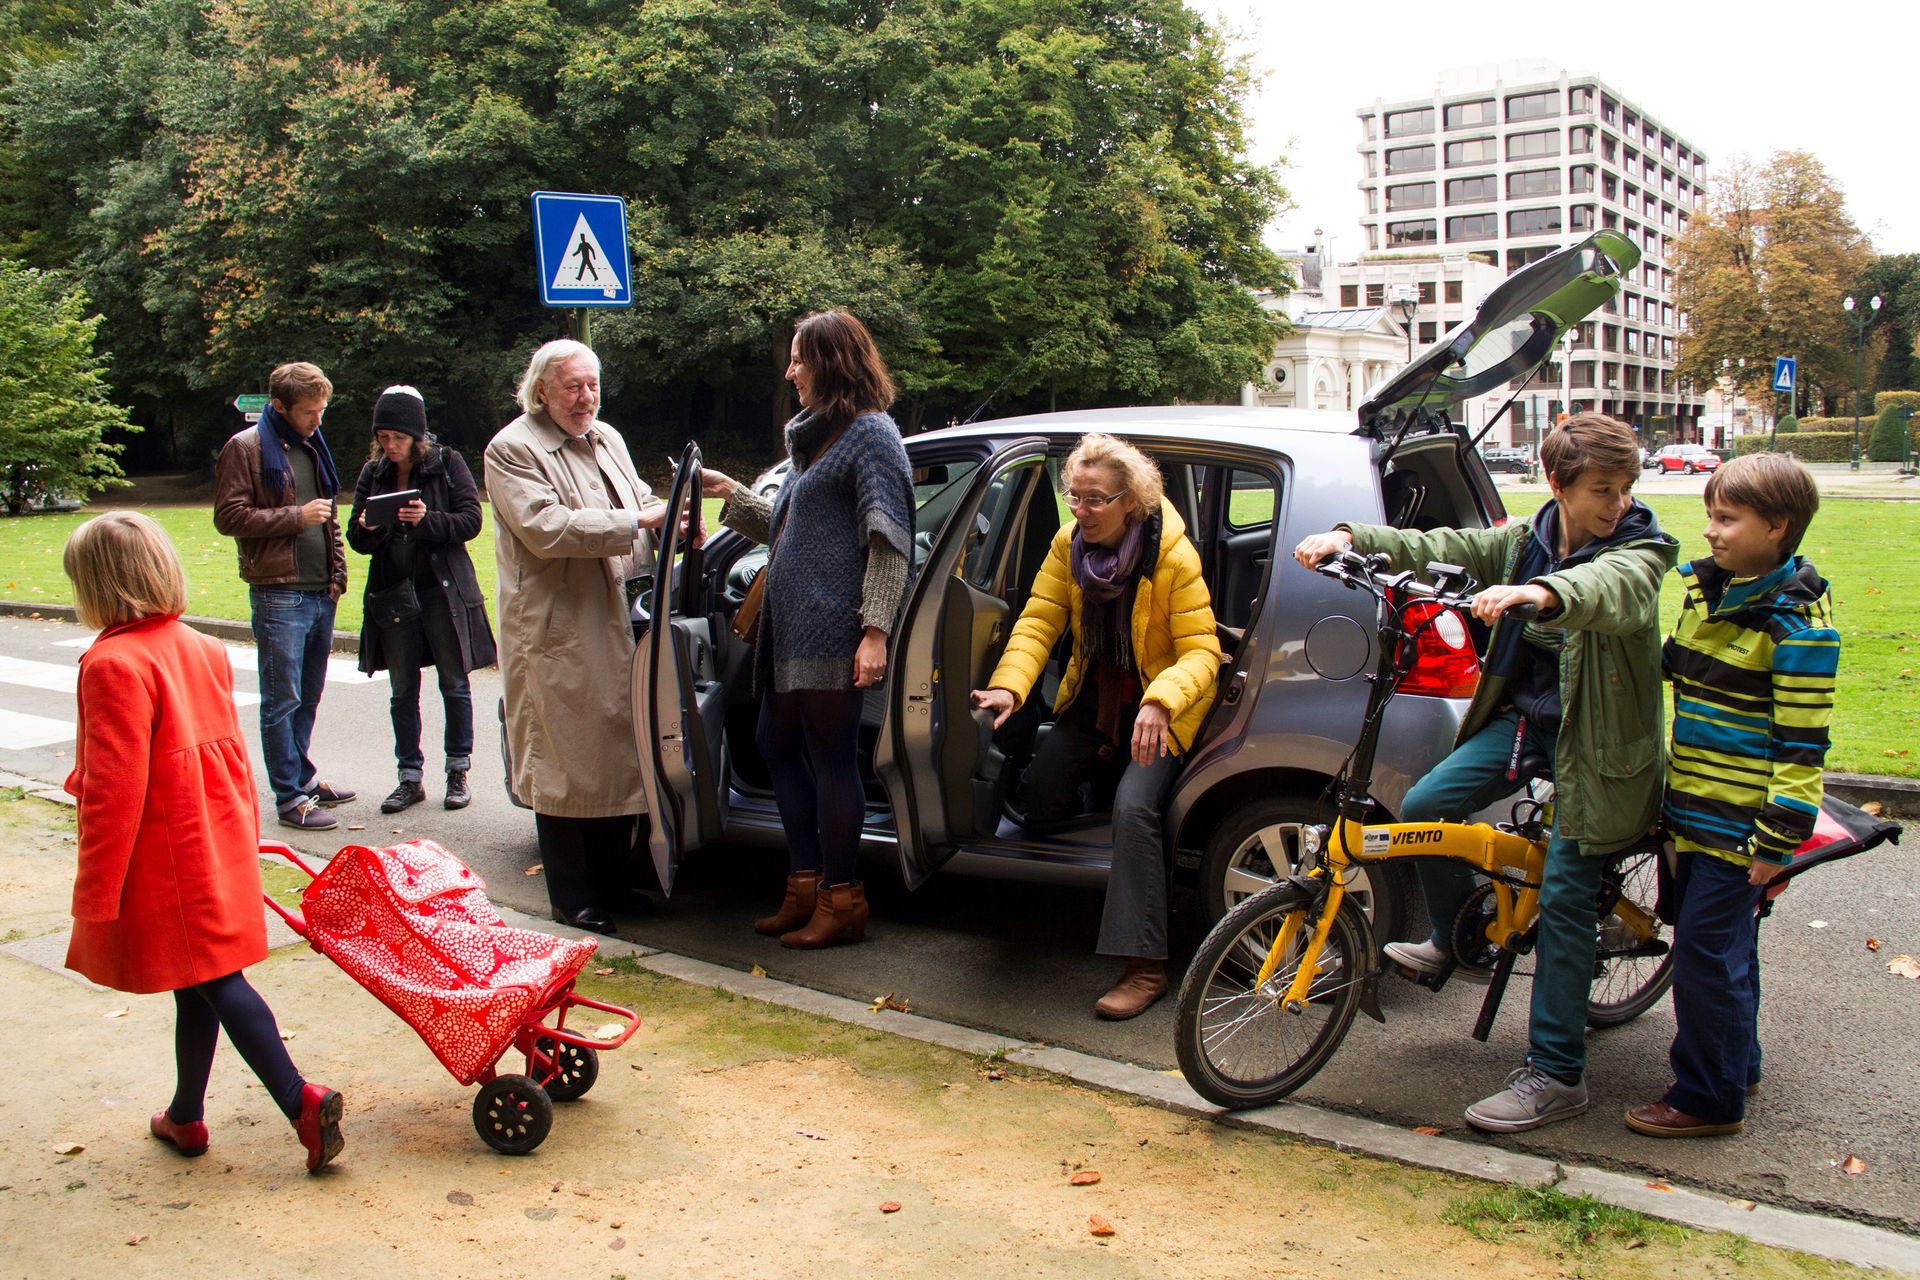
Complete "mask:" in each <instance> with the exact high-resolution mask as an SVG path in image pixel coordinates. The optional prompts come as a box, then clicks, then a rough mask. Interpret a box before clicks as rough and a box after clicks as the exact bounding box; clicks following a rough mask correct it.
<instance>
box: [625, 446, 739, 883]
mask: <svg viewBox="0 0 1920 1280" xmlns="http://www.w3.org/2000/svg"><path fill="white" fill-rule="evenodd" d="M699 530H700V449H699V446H697V445H692V444H690V445H688V446H687V448H686V451H685V452H684V453H682V454H681V455H680V462H679V465H678V466H676V467H675V468H674V473H673V490H672V492H671V493H670V494H669V496H668V499H667V519H666V523H665V524H663V525H662V526H661V527H660V555H659V565H658V568H657V569H656V571H655V578H654V582H655V587H654V591H653V599H652V601H651V602H647V601H645V600H644V599H643V601H642V603H643V604H646V603H650V604H651V606H652V614H653V622H652V625H651V627H650V628H649V629H648V631H647V634H646V635H645V636H644V637H642V639H641V641H640V644H639V646H638V647H637V648H636V649H635V650H634V655H633V686H632V691H633V725H634V733H635V735H636V736H637V737H638V739H639V744H640V785H641V789H642V790H643V791H644V792H645V793H646V797H647V809H648V811H649V812H650V813H651V814H652V815H653V824H652V825H653V830H652V833H651V834H650V835H649V836H648V838H647V843H648V845H649V846H650V847H651V849H652V852H653V866H654V870H655V871H656V872H658V873H659V876H660V888H661V889H662V890H663V891H664V892H666V893H669V894H671V893H672V892H673V877H674V874H675V872H676V871H677V870H678V869H679V866H680V859H681V858H682V857H684V856H685V855H686V854H687V853H689V852H690V851H692V850H694V849H698V848H699V847H701V846H702V845H704V844H706V843H708V842H709V841H712V840H717V839H719V837H720V832H721V830H722V828H723V827H724V825H725V823H726V818H727V807H726V803H727V759H726V753H725V746H724V743H725V738H724V736H723V733H722V729H723V727H724V724H725V719H726V686H725V684H724V682H723V681H721V679H720V678H719V674H718V673H719V669H720V665H719V655H718V654H716V653H715V651H714V639H715V628H716V627H719V626H723V625H725V623H724V620H723V619H720V618H717V617H715V616H714V615H712V614H710V613H709V612H708V605H707V598H706V597H707V583H706V580H705V570H706V566H705V565H704V563H703V553H702V551H701V549H700V547H699V546H698V545H697V544H698V542H699V536H698V535H699ZM675 557H678V558H679V563H678V564H677V565H676V564H675V563H674V560H675Z"/></svg>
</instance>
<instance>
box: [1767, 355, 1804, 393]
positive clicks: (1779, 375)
mask: <svg viewBox="0 0 1920 1280" xmlns="http://www.w3.org/2000/svg"><path fill="white" fill-rule="evenodd" d="M1797 369H1798V366H1797V365H1796V364H1795V362H1794V358H1793V357H1792V356H1775V357H1774V360H1773V389H1774V390H1775V391H1791V390H1793V376H1794V374H1795V372H1796V371H1797Z"/></svg>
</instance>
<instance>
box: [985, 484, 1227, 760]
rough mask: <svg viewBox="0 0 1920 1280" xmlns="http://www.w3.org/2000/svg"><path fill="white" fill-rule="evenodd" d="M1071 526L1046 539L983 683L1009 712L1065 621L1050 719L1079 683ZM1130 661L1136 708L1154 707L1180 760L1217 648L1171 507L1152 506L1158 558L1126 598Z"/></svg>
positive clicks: (1208, 607)
mask: <svg viewBox="0 0 1920 1280" xmlns="http://www.w3.org/2000/svg"><path fill="white" fill-rule="evenodd" d="M1076 527H1077V526H1075V525H1074V524H1073V523H1072V522H1071V521H1069V522H1068V523H1067V524H1066V525H1065V526H1064V527H1062V528H1061V530H1060V532H1059V533H1058V534H1056V535H1054V539H1053V546H1052V548H1051V549H1050V550H1049V551H1048V552H1047V561H1046V563H1045V564H1043V565H1041V566H1040V574H1039V576H1038V577H1036V578H1035V579H1034V581H1033V593H1032V595H1030V596H1028V597H1027V607H1026V608H1025V609H1022V610H1021V611H1020V621H1019V622H1018V623H1016V624H1014V628H1013V636H1012V638H1011V639H1009V640H1008V641H1007V649H1006V652H1005V653H1004V654H1002V655H1001V658H1000V665H999V666H997V667H995V668H994V669H993V676H992V678H991V679H990V680H988V681H987V684H988V686H989V687H990V688H994V689H1005V690H1006V691H1007V692H1008V693H1011V694H1012V695H1013V697H1014V705H1015V706H1016V707H1017V706H1019V705H1020V704H1021V703H1023V702H1025V701H1026V700H1027V694H1028V693H1029V692H1031V691H1032V689H1033V685H1034V681H1036V680H1038V679H1039V678H1040V673H1041V672H1042V671H1044V670H1045V669H1046V665H1047V655H1048V654H1050V653H1052V652H1053V647H1054V645H1055V644H1057V643H1058V642H1059V640H1060V628H1061V627H1063V626H1065V625H1067V624H1068V622H1069V621H1071V623H1072V626H1073V657H1072V659H1071V660H1070V661H1069V662H1068V663H1067V672H1066V675H1065V676H1064V677H1063V678H1062V679H1061V681H1060V696H1059V697H1058V698H1057V699H1055V701H1054V704H1053V709H1054V713H1055V714H1056V715H1057V714H1058V713H1059V712H1060V711H1062V710H1064V709H1065V708H1066V706H1067V705H1068V704H1069V703H1071V702H1072V701H1073V696H1074V694H1076V693H1078V692H1079V691H1080V682H1081V681H1082V680H1083V679H1084V678H1085V676H1086V658H1085V654H1084V652H1083V644H1082V641H1081V637H1080V585H1079V584H1078V583H1076V582H1075V581H1074V580H1073V569H1072V564H1073V561H1072V550H1073V531H1074V529H1075V528H1076ZM1133 656H1134V662H1135V664H1136V665H1137V666H1138V667H1139V670H1140V677H1141V681H1142V683H1143V684H1144V685H1145V686H1146V688H1145V691H1144V692H1143V693H1142V694H1141V698H1140V700H1141V701H1142V702H1143V703H1145V702H1157V703H1159V704H1160V705H1161V706H1163V707H1165V708H1166V709H1167V718H1168V719H1169V720H1170V721H1172V726H1171V730H1170V736H1171V738H1172V743H1171V744H1170V745H1171V747H1172V749H1173V750H1174V751H1175V752H1176V754H1185V752H1186V750H1187V748H1188V747H1190V746H1192V745H1193V738H1194V735H1195V734H1196V733H1198V732H1199V731H1200V722H1201V721H1202V720H1204V719H1205V718H1206V715H1207V707H1208V706H1209V705H1210V704H1211V703H1212V702H1213V688H1214V684H1215V682H1216V681H1217V680H1218V679H1219V676H1220V641H1219V639H1218V638H1217V637H1216V636H1215V634H1214V626H1213V598H1212V596H1211V595H1210V594H1209V593H1208V591H1207V584H1206V582H1205V581H1204V580H1203V579H1202V578H1201V576H1200V553H1199V552H1198V551H1196V550H1195V549H1194V546H1193V543H1191V542H1190V541H1188V540H1187V526H1186V523H1185V522H1184V521H1183V520H1181V519H1180V513H1179V512H1177V511H1175V510H1174V509H1173V505H1172V504H1171V503H1169V502H1167V501H1166V500H1165V499H1162V500H1161V502H1160V554H1159V557H1158V558H1157V559H1156V560H1155V562H1154V565H1153V571H1152V573H1150V574H1148V575H1146V576H1144V577H1142V578H1141V580H1140V586H1139V589H1138V590H1137V591H1136V592H1135V593H1134V597H1133Z"/></svg>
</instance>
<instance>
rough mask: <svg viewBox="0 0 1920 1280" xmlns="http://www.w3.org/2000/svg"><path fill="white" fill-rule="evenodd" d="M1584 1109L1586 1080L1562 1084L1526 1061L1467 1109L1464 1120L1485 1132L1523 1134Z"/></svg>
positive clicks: (1575, 1114) (1569, 1117) (1571, 1116)
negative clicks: (1504, 1084)
mask: <svg viewBox="0 0 1920 1280" xmlns="http://www.w3.org/2000/svg"><path fill="white" fill-rule="evenodd" d="M1586 1109H1587V1082H1586V1080H1585V1079H1584V1078H1582V1079H1581V1080H1580V1082H1579V1083H1578V1084H1565V1083H1563V1082H1561V1081H1560V1080H1558V1079H1556V1078H1555V1077H1553V1076H1550V1075H1548V1074H1547V1073H1546V1072H1544V1071H1542V1070H1540V1068H1538V1067H1536V1066H1533V1065H1532V1064H1531V1063H1529V1064H1528V1065H1527V1066H1524V1067H1521V1068H1520V1069H1519V1070H1517V1071H1515V1072H1514V1073H1513V1074H1512V1075H1510V1076H1508V1077H1507V1087H1506V1088H1504V1089H1502V1090H1501V1091H1500V1092H1499V1093H1496V1094H1494V1095H1493V1096H1492V1097H1491V1098H1482V1099H1480V1101H1478V1102H1476V1103H1474V1104H1473V1105H1472V1106H1470V1107H1468V1108H1467V1123H1468V1124H1470V1125H1472V1126H1473V1127H1474V1128H1476V1129H1485V1130H1486V1131H1488V1132H1489V1133H1524V1132H1525V1131H1526V1130H1528V1129H1538V1128H1539V1127H1540V1126H1541V1125H1543V1124H1552V1123H1553V1122H1554V1121H1556V1120H1571V1119H1572V1118H1573V1117H1574V1116H1577V1115H1579V1114H1580V1113H1581V1112H1582V1111H1585V1110H1586Z"/></svg>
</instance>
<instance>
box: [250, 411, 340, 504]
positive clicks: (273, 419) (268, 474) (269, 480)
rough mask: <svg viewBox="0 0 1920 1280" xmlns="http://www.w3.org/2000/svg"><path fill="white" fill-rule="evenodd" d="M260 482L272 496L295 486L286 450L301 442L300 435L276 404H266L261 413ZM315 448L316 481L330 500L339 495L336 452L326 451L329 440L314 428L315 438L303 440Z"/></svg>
mask: <svg viewBox="0 0 1920 1280" xmlns="http://www.w3.org/2000/svg"><path fill="white" fill-rule="evenodd" d="M259 432H260V479H261V480H262V481H264V482H265V484H264V487H265V488H266V490H267V491H268V492H269V493H275V492H279V491H281V490H285V489H289V488H292V487H293V467H292V465H291V464H290V463H288V462H287V450H288V449H291V448H292V447H293V446H294V445H295V444H298V443H301V442H302V440H301V435H300V433H299V432H298V431H296V430H294V429H293V424H292V423H290V422H288V421H287V420H286V419H285V418H283V417H281V416H280V415H279V413H278V412H276V411H275V409H274V407H273V401H271V400H269V401H267V407H266V408H265V409H262V410H261V411H260V427H259ZM304 442H305V443H306V444H309V445H311V446H312V447H313V456H314V458H315V460H316V463H317V465H316V466H315V468H314V469H315V472H316V476H315V478H316V479H317V480H318V481H319V482H320V496H321V497H323V498H331V497H333V496H335V495H336V494H338V493H339V492H340V473H339V472H338V471H337V470H335V469H334V465H333V453H332V451H331V450H329V449H328V448H327V438H326V437H325V436H323V435H321V434H320V430H319V428H317V427H316V428H314V432H313V434H312V435H310V436H307V437H306V438H305V441H304Z"/></svg>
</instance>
